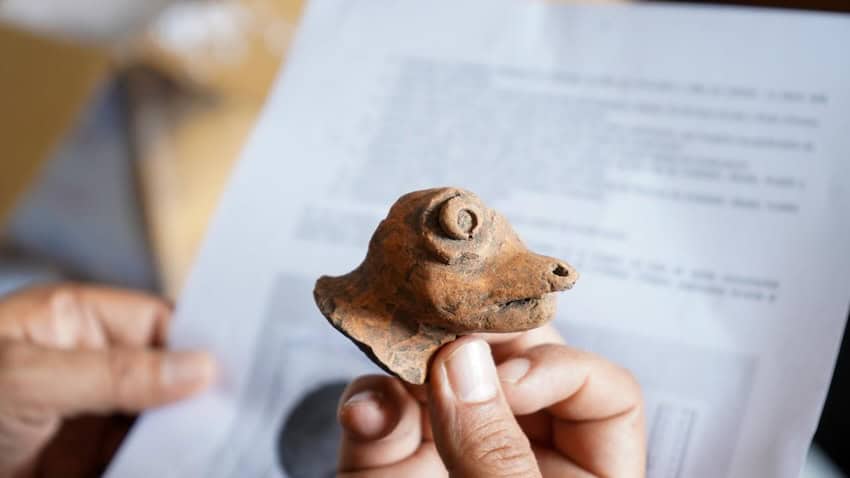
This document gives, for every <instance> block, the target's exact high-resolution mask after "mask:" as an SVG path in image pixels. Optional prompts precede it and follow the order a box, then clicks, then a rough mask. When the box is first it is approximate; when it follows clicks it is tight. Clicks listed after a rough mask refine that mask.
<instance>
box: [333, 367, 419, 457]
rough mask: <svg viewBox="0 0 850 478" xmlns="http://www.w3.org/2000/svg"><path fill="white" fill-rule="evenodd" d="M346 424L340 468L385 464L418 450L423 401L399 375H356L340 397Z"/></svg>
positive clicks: (342, 417) (340, 413)
mask: <svg viewBox="0 0 850 478" xmlns="http://www.w3.org/2000/svg"><path fill="white" fill-rule="evenodd" d="M338 417H339V422H340V424H341V425H342V428H343V431H344V432H343V440H342V445H341V448H340V470H341V471H353V470H359V469H368V468H373V467H377V466H385V465H388V464H391V463H395V462H398V461H400V460H402V459H404V458H406V457H408V456H410V455H411V454H412V453H414V452H415V450H416V449H417V447H418V445H419V443H420V441H421V437H422V431H421V428H420V425H421V414H420V405H419V403H418V402H417V401H416V399H415V398H413V396H412V395H411V394H410V393H408V391H407V390H406V389H405V387H404V386H403V385H402V384H401V382H400V381H399V380H398V379H395V378H392V377H387V376H380V375H372V376H365V377H360V378H358V379H356V380H355V381H354V382H352V383H351V384H350V385H349V386H348V388H346V390H345V392H343V394H342V396H341V397H340V405H339V408H338Z"/></svg>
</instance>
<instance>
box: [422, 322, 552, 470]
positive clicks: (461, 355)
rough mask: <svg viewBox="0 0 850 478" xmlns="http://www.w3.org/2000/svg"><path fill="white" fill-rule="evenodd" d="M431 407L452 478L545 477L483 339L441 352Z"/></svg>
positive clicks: (433, 372) (434, 373)
mask: <svg viewBox="0 0 850 478" xmlns="http://www.w3.org/2000/svg"><path fill="white" fill-rule="evenodd" d="M428 403H429V408H430V410H429V411H430V414H431V426H432V428H433V432H434V441H435V443H436V445H437V450H438V451H439V452H440V457H441V458H442V459H443V463H445V465H446V468H447V469H448V470H449V474H450V475H451V476H452V477H464V478H468V477H471V478H477V477H481V478H483V477H496V478H498V477H507V476H512V477H513V476H524V477H525V476H528V477H535V476H537V477H539V476H540V471H539V470H538V467H537V461H536V460H535V458H534V454H533V452H532V451H531V445H530V444H529V442H528V438H527V437H526V436H525V434H524V433H523V431H522V429H520V427H519V425H518V424H517V422H516V419H514V416H513V413H512V412H511V409H510V407H509V406H508V404H507V402H506V401H505V398H504V396H503V395H502V390H501V387H500V385H499V378H498V375H497V374H496V366H495V364H494V363H493V356H492V354H491V353H490V347H489V346H488V345H487V343H486V342H484V341H483V340H481V339H477V338H472V337H464V338H461V339H459V340H456V341H455V342H453V343H451V344H449V345H447V346H445V347H443V348H442V349H441V350H440V352H439V353H438V354H437V356H436V357H435V358H434V362H433V364H432V365H431V370H430V384H429V400H428Z"/></svg>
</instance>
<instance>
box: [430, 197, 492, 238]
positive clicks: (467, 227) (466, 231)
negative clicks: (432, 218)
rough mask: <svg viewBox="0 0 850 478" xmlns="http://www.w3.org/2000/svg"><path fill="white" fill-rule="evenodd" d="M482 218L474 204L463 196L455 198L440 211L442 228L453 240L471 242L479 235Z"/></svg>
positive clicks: (447, 202)
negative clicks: (470, 240)
mask: <svg viewBox="0 0 850 478" xmlns="http://www.w3.org/2000/svg"><path fill="white" fill-rule="evenodd" d="M481 217H482V215H481V213H480V211H478V208H477V207H476V206H475V205H474V204H471V202H470V201H467V200H466V199H465V198H463V197H462V196H455V197H453V198H451V199H449V200H448V201H446V202H445V204H443V207H442V208H441V209H440V227H441V228H442V229H443V232H444V233H445V234H446V235H447V236H449V237H450V238H452V239H457V240H469V239H472V238H473V237H475V234H476V233H478V229H479V228H480V225H481V219H480V218H481Z"/></svg>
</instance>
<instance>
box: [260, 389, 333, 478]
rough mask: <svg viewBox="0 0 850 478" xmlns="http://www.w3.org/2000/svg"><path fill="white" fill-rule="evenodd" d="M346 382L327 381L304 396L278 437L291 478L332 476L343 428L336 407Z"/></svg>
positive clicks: (283, 465) (281, 456)
mask: <svg viewBox="0 0 850 478" xmlns="http://www.w3.org/2000/svg"><path fill="white" fill-rule="evenodd" d="M346 385H347V383H346V382H333V383H326V384H323V385H321V386H320V387H318V388H316V389H314V390H313V391H311V392H309V393H307V394H305V395H304V396H303V397H301V400H300V401H299V402H298V404H297V405H296V406H295V407H294V408H293V409H292V411H290V412H289V416H287V417H286V420H285V421H284V423H283V427H281V429H280V432H278V436H277V456H278V462H279V463H280V466H281V468H283V471H284V473H286V475H287V476H288V477H290V478H333V477H334V476H336V465H337V451H338V449H339V441H340V437H341V436H342V429H341V428H340V426H339V423H337V419H336V407H337V402H338V401H339V397H340V396H341V395H342V392H343V390H345V387H346Z"/></svg>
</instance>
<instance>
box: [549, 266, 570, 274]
mask: <svg viewBox="0 0 850 478" xmlns="http://www.w3.org/2000/svg"><path fill="white" fill-rule="evenodd" d="M552 273H553V274H555V275H556V276H561V277H567V276H569V275H570V270H569V269H567V268H566V267H564V266H563V264H558V265H556V266H555V268H554V269H552Z"/></svg>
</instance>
